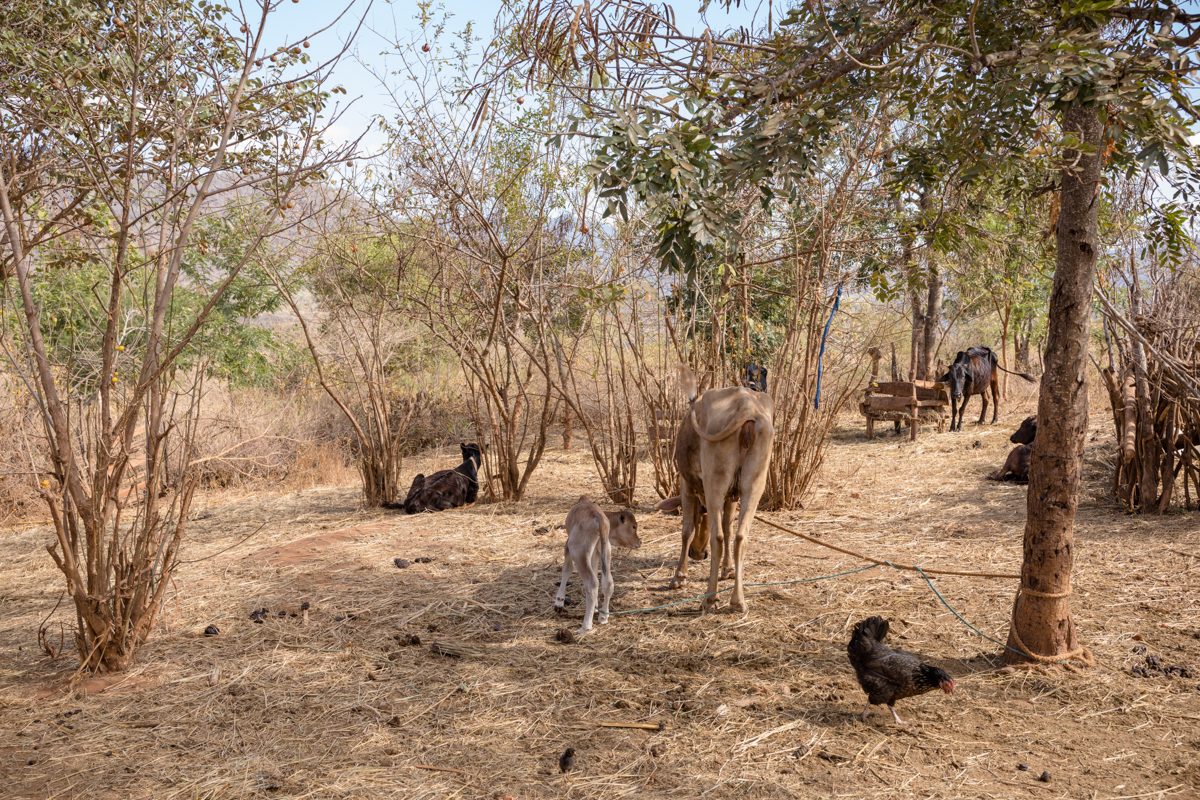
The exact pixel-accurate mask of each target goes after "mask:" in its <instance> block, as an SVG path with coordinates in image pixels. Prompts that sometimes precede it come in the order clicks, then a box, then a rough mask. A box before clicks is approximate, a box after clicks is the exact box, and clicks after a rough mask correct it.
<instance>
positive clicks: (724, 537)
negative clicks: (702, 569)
mask: <svg viewBox="0 0 1200 800" xmlns="http://www.w3.org/2000/svg"><path fill="white" fill-rule="evenodd" d="M732 526H733V501H732V500H726V501H725V507H724V508H723V509H722V510H721V575H720V579H721V580H723V581H727V580H729V579H730V578H732V577H734V575H735V574H736V573H735V571H734V569H733V566H732V565H731V564H730V563H729V561H730V557H731V555H732V551H733V548H732V547H730V546H729V543H730V542H731V541H732V539H731V535H732V532H733V531H732ZM714 558H715V556H714Z"/></svg>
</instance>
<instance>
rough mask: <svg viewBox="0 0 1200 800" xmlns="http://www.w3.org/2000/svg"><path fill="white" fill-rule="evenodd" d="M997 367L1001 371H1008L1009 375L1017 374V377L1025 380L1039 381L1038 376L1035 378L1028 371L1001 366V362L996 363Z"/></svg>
mask: <svg viewBox="0 0 1200 800" xmlns="http://www.w3.org/2000/svg"><path fill="white" fill-rule="evenodd" d="M996 369H998V370H1000V371H1001V372H1007V373H1008V374H1009V375H1016V376H1017V377H1020V378H1024V379H1025V380H1027V381H1029V382H1030V383H1037V378H1035V377H1033V376H1032V375H1029V374H1027V373H1024V372H1014V371H1013V370H1011V369H1005V368H1004V367H1002V366H1000V365H999V364H997V365H996Z"/></svg>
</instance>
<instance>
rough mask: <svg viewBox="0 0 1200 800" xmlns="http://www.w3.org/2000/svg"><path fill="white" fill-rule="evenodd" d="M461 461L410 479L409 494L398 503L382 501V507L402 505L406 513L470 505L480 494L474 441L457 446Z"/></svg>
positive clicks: (477, 453)
mask: <svg viewBox="0 0 1200 800" xmlns="http://www.w3.org/2000/svg"><path fill="white" fill-rule="evenodd" d="M460 447H461V448H462V457H463V460H462V463H461V464H459V465H458V466H457V467H455V468H454V469H443V470H439V471H437V472H435V473H433V474H432V475H430V476H429V477H426V476H425V475H417V477H415V478H413V482H412V486H410V487H409V489H408V496H407V497H405V498H404V502H403V503H402V504H401V503H384V504H383V507H384V508H403V509H404V511H405V513H407V514H419V513H420V512H422V511H445V510H446V509H448V508H457V507H459V506H465V505H469V504H471V503H474V502H475V498H476V497H478V496H479V466H480V464H481V463H482V455H481V454H480V451H479V445H477V444H475V443H471V444H464V445H460Z"/></svg>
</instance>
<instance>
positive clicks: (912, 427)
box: [908, 382, 921, 442]
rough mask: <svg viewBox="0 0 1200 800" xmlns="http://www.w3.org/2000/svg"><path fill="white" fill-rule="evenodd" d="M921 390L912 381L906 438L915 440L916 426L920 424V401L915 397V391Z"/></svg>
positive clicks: (911, 440)
mask: <svg viewBox="0 0 1200 800" xmlns="http://www.w3.org/2000/svg"><path fill="white" fill-rule="evenodd" d="M918 391H921V390H920V389H918V388H917V384H916V383H915V382H914V383H913V385H912V395H911V396H910V397H911V399H910V401H909V408H910V409H911V410H912V422H910V423H909V429H908V440H909V441H910V442H915V441H916V440H917V428H919V427H920V425H921V401H920V400H918V399H917V392H918Z"/></svg>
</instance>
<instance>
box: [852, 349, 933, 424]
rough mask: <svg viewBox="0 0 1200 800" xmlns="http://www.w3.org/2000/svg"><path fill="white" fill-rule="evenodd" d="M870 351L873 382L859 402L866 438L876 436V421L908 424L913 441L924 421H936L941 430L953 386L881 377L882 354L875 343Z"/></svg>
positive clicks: (869, 384) (868, 385)
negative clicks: (885, 379)
mask: <svg viewBox="0 0 1200 800" xmlns="http://www.w3.org/2000/svg"><path fill="white" fill-rule="evenodd" d="M867 352H868V354H870V356H871V359H872V363H871V382H870V383H868V384H867V388H866V390H865V391H864V392H863V400H862V402H861V403H859V406H858V409H859V411H861V412H862V415H863V416H864V417H866V420H867V438H868V439H873V438H875V423H876V422H877V421H884V422H894V423H896V429H897V430H899V428H900V423H905V424H907V425H908V429H909V439H910V440H912V441H916V439H917V431H918V429H919V428H920V426H921V423H922V422H929V423H934V422H936V424H937V430H938V433H942V432H943V431H944V430H945V429H946V416H947V414H946V411H947V409H948V408H949V407H950V388H949V387H948V386H946V384H944V383H940V382H938V381H897V380H891V381H881V380H879V359H880V358H881V357H882V356H883V354H882V353H881V352H880V351H879V349H878V348H875V347H872V348H871V349H870V350H868V351H867ZM923 418H924V419H923Z"/></svg>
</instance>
